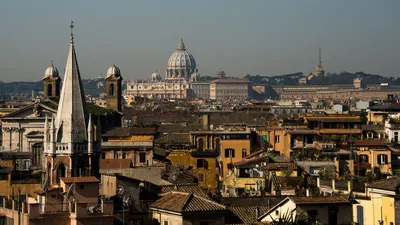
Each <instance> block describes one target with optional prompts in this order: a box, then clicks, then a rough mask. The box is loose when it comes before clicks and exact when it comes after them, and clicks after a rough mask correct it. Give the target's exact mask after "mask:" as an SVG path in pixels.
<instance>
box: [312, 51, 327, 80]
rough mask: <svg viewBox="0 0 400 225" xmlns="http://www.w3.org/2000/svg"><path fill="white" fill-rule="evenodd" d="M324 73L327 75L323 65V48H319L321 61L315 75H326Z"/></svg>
mask: <svg viewBox="0 0 400 225" xmlns="http://www.w3.org/2000/svg"><path fill="white" fill-rule="evenodd" d="M324 75H325V71H324V67H323V66H322V60H321V48H319V63H318V65H317V66H316V68H315V73H314V76H324Z"/></svg>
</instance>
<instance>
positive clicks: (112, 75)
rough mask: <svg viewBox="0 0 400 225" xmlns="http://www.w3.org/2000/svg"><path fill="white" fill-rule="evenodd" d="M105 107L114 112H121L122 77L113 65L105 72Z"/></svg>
mask: <svg viewBox="0 0 400 225" xmlns="http://www.w3.org/2000/svg"><path fill="white" fill-rule="evenodd" d="M105 80H106V95H107V97H106V105H107V107H109V108H112V109H114V110H115V111H119V112H121V111H122V76H121V72H120V70H119V68H118V67H117V66H115V65H113V66H112V67H110V68H109V69H108V70H107V76H106V79H105Z"/></svg>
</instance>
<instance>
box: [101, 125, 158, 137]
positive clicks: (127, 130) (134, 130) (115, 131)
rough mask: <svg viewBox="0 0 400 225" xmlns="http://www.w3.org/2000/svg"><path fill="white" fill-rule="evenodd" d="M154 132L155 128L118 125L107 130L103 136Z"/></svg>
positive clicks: (149, 133) (150, 133)
mask: <svg viewBox="0 0 400 225" xmlns="http://www.w3.org/2000/svg"><path fill="white" fill-rule="evenodd" d="M155 133H156V128H153V127H149V128H143V127H118V128H114V129H112V130H110V131H108V132H107V134H105V135H104V136H109V137H126V136H134V135H154V134H155Z"/></svg>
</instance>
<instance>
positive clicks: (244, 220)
mask: <svg viewBox="0 0 400 225" xmlns="http://www.w3.org/2000/svg"><path fill="white" fill-rule="evenodd" d="M228 209H229V211H231V212H232V213H233V214H234V215H235V216H236V217H238V218H239V219H240V222H234V223H233V222H231V223H228V224H256V222H257V217H256V211H257V209H258V210H259V211H258V212H259V215H262V214H264V213H265V212H267V211H268V209H269V208H268V207H267V206H237V207H228ZM229 219H231V218H229Z"/></svg>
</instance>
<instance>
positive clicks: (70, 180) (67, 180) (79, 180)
mask: <svg viewBox="0 0 400 225" xmlns="http://www.w3.org/2000/svg"><path fill="white" fill-rule="evenodd" d="M61 180H62V181H64V183H66V184H70V183H100V180H99V179H97V178H96V177H93V176H91V177H63V178H61Z"/></svg>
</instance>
